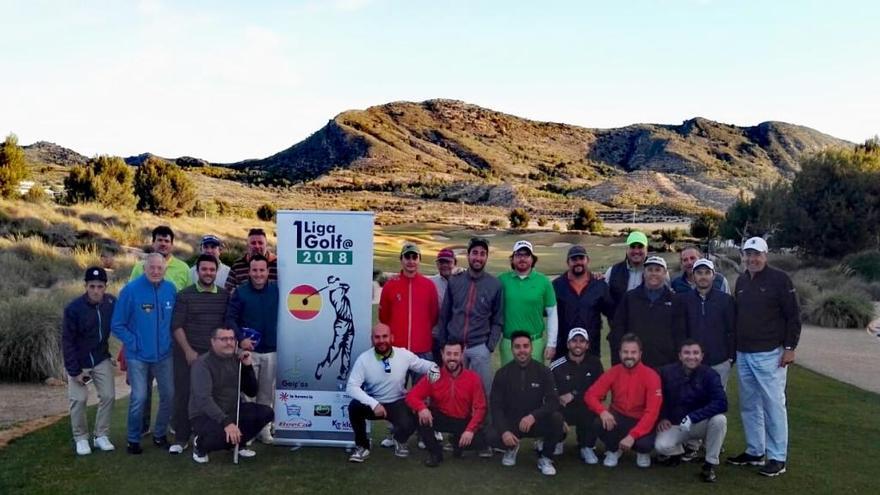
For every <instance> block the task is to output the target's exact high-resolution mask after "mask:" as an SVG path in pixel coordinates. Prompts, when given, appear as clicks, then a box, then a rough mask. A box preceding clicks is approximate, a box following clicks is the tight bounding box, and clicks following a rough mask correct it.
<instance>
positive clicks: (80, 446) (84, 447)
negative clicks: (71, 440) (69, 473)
mask: <svg viewBox="0 0 880 495" xmlns="http://www.w3.org/2000/svg"><path fill="white" fill-rule="evenodd" d="M91 453H92V448H91V447H89V441H88V440H87V439H85V438H83V439H82V440H77V441H76V455H89V454H91Z"/></svg>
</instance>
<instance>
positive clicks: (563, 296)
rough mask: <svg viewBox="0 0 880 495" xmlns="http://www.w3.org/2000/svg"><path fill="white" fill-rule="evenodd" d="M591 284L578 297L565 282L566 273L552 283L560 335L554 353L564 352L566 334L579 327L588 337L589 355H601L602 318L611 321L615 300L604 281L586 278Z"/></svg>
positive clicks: (566, 341)
mask: <svg viewBox="0 0 880 495" xmlns="http://www.w3.org/2000/svg"><path fill="white" fill-rule="evenodd" d="M589 277H590V281H589V283H588V284H587V286H586V287H585V288H584V290H582V291H581V293H580V294H578V293H577V292H575V290H574V288H572V286H571V284H570V283H569V281H568V274H566V273H563V274H562V275H560V276H558V277H556V280H554V281H553V290H554V291H555V292H556V314H557V316H558V317H559V329H560V330H559V333H558V335H557V337H556V353H557V354H559V353H562V352H564V349H565V348H566V346H567V344H568V332H569V330H571V329H572V328H576V327H580V328H583V329H585V330H586V331H587V334H588V335H589V336H590V343H592V345H591V346H590V351H589V352H590V354H592V355H594V356H597V357H598V356H600V355H601V350H600V349H601V347H602V346H601V345H599V343H600V342H601V340H600V339H601V335H602V315H605V318H607V319H608V321H609V322H610V321H611V319H612V318H614V313H613V310H614V301H613V300H612V299H611V291H610V289H609V288H608V283H607V282H605V281H604V280H596V279H594V278H592V275H589Z"/></svg>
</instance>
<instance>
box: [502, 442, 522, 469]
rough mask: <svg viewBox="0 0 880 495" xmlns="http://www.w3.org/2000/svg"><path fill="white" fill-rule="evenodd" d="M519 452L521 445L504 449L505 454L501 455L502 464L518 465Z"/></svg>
mask: <svg viewBox="0 0 880 495" xmlns="http://www.w3.org/2000/svg"><path fill="white" fill-rule="evenodd" d="M518 453H519V445H517V446H516V447H514V448H512V449H507V450H505V451H504V456H503V457H501V465H502V466H507V467H510V466H516V454H518Z"/></svg>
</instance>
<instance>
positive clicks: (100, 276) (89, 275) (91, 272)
mask: <svg viewBox="0 0 880 495" xmlns="http://www.w3.org/2000/svg"><path fill="white" fill-rule="evenodd" d="M84 278H85V281H86V282H91V281H93V280H97V281H99V282H104V283H105V284H106V283H107V272H106V271H105V270H104V269H103V268H101V267H100V266H91V267H89V268H87V269H86V274H85V277H84Z"/></svg>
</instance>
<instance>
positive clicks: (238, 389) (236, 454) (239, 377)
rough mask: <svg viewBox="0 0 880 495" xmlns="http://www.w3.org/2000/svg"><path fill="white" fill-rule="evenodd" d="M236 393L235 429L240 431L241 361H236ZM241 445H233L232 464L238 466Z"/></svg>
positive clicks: (237, 443)
mask: <svg viewBox="0 0 880 495" xmlns="http://www.w3.org/2000/svg"><path fill="white" fill-rule="evenodd" d="M235 390H236V392H238V396H237V397H236V399H237V400H236V402H235V427H236V428H238V429H239V431H241V427H240V426H238V416H239V414H240V413H241V359H240V358H239V360H238V387H237V388H236V389H235ZM240 443H241V441H240V440H239V441H238V442H236V443H235V450H234V451H233V452H232V462H233V463H234V464H238V445H239V444H240Z"/></svg>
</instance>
